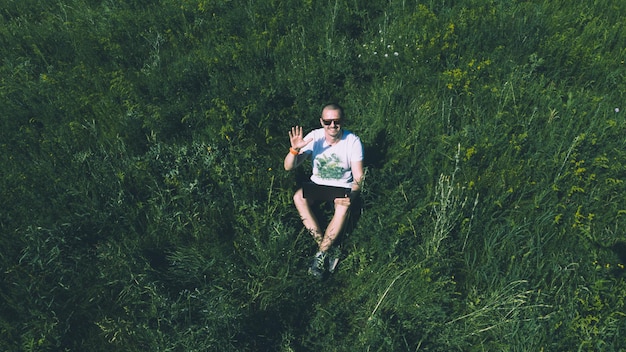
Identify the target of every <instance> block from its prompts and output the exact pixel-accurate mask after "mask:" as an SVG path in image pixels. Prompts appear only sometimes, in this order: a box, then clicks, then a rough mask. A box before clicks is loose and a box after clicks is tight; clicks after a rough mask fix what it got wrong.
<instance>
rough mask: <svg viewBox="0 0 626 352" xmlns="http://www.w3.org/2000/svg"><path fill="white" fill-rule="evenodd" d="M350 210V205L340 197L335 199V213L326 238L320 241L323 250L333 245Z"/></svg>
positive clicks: (325, 235)
mask: <svg viewBox="0 0 626 352" xmlns="http://www.w3.org/2000/svg"><path fill="white" fill-rule="evenodd" d="M348 204H349V203H348ZM349 210H350V205H346V204H344V202H342V201H339V200H338V199H336V200H335V214H334V215H333V218H332V219H331V220H330V223H329V224H328V227H327V228H326V232H325V234H324V239H323V240H322V242H321V243H320V246H319V250H320V251H321V252H327V251H328V250H329V249H330V247H331V246H332V245H333V243H334V242H335V240H336V239H337V237H338V236H339V234H340V233H341V230H342V229H343V227H344V225H345V223H346V219H347V218H348V214H349Z"/></svg>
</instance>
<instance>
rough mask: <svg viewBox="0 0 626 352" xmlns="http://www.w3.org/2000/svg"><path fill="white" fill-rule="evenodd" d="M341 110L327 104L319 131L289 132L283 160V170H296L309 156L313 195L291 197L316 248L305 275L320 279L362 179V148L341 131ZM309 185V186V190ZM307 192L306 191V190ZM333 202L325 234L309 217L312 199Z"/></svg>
mask: <svg viewBox="0 0 626 352" xmlns="http://www.w3.org/2000/svg"><path fill="white" fill-rule="evenodd" d="M343 123H344V114H343V108H342V107H341V106H339V105H337V104H328V105H326V106H324V108H323V109H322V116H321V117H320V125H321V128H318V129H315V130H313V131H311V132H309V133H308V134H307V135H306V136H304V137H303V132H302V127H300V126H295V127H292V128H291V131H289V140H290V142H291V148H289V153H288V154H287V156H285V170H287V171H289V170H293V169H295V168H297V167H298V166H299V165H300V164H301V163H302V162H303V161H304V160H306V159H307V158H308V157H309V156H310V157H311V159H312V163H313V174H312V175H311V181H312V184H311V185H312V186H313V187H314V188H315V187H316V186H319V187H317V189H314V190H313V192H312V193H311V194H310V195H309V194H306V193H308V192H306V188H307V187H305V191H303V188H300V189H298V190H297V191H296V193H295V194H294V196H293V200H294V203H295V205H296V209H297V210H298V213H299V214H300V217H301V218H302V223H303V224H304V226H305V227H306V228H307V230H308V231H309V232H310V233H311V235H312V236H313V239H315V241H316V242H317V244H318V251H317V253H316V254H315V256H314V258H313V263H312V264H311V268H310V269H309V273H310V274H311V275H313V276H315V277H317V278H321V277H322V276H323V275H324V272H325V271H326V257H327V253H328V251H329V249H330V248H331V247H332V245H333V242H334V241H335V239H336V238H337V236H338V235H339V234H340V232H341V230H342V229H343V227H344V224H345V222H346V219H347V218H348V214H349V210H350V205H351V204H352V203H353V201H354V200H355V198H356V197H357V196H358V194H359V187H360V184H361V181H362V178H363V145H362V144H361V139H360V138H359V137H357V136H356V135H355V134H354V133H352V132H350V131H348V130H346V129H343V128H342V126H343ZM311 185H309V186H311ZM309 188H310V187H309ZM325 197H327V198H329V199H328V200H333V201H334V208H335V212H334V214H333V217H332V219H331V220H330V223H329V224H328V227H327V228H326V231H322V229H321V228H320V226H319V223H318V221H317V218H316V217H315V215H314V214H313V211H312V206H313V204H314V201H315V200H316V199H323V198H325Z"/></svg>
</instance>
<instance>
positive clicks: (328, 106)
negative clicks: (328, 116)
mask: <svg viewBox="0 0 626 352" xmlns="http://www.w3.org/2000/svg"><path fill="white" fill-rule="evenodd" d="M326 109H330V110H337V111H339V118H340V119H343V118H344V115H343V108H342V107H341V105H339V104H337V103H330V104H326V105H324V107H323V108H322V111H321V112H322V113H323V112H324V110H326ZM320 115H321V114H320Z"/></svg>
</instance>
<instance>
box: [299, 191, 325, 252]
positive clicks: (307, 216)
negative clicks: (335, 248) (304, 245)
mask: <svg viewBox="0 0 626 352" xmlns="http://www.w3.org/2000/svg"><path fill="white" fill-rule="evenodd" d="M293 202H294V204H295V205H296V209H297V210H298V214H300V219H302V224H304V227H305V228H306V229H307V230H308V231H309V233H310V234H311V236H313V239H314V240H315V242H316V243H317V245H318V246H319V245H321V243H322V240H323V238H324V234H323V233H322V231H321V230H320V227H319V225H318V222H317V218H316V217H315V214H313V211H312V210H311V203H310V202H309V201H308V200H307V199H306V198H304V196H303V194H302V188H300V189H299V190H297V191H296V193H295V194H294V195H293Z"/></svg>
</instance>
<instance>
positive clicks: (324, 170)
mask: <svg viewBox="0 0 626 352" xmlns="http://www.w3.org/2000/svg"><path fill="white" fill-rule="evenodd" d="M315 162H316V163H317V170H318V176H319V177H321V178H324V179H335V180H338V179H341V177H342V176H343V167H342V166H341V159H339V157H338V156H337V154H334V153H333V154H331V155H320V156H318V157H317V158H316V159H315Z"/></svg>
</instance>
